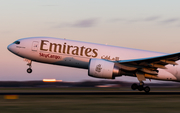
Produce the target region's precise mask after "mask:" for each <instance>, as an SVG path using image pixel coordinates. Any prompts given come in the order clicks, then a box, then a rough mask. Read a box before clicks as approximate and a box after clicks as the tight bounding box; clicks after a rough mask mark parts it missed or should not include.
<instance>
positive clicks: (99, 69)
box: [88, 58, 120, 79]
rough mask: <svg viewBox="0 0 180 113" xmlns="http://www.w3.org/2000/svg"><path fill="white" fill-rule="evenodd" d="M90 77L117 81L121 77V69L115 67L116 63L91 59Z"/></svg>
mask: <svg viewBox="0 0 180 113" xmlns="http://www.w3.org/2000/svg"><path fill="white" fill-rule="evenodd" d="M88 75H89V76H91V77H96V78H106V79H115V77H116V76H120V69H119V67H117V66H115V63H114V62H111V61H107V60H103V59H95V58H93V59H90V61H89V68H88Z"/></svg>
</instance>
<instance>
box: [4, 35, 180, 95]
mask: <svg viewBox="0 0 180 113" xmlns="http://www.w3.org/2000/svg"><path fill="white" fill-rule="evenodd" d="M7 48H8V50H9V51H10V52H12V53H14V54H15V55H17V56H19V57H22V58H24V60H25V61H26V62H28V64H27V65H28V66H29V68H28V69H27V73H32V67H31V66H32V61H35V62H40V63H47V64H53V65H61V66H69V67H75V68H82V69H87V70H88V75H89V76H91V77H95V78H104V79H115V78H116V77H120V76H132V77H137V79H138V81H139V84H136V83H134V84H132V85H131V89H132V90H136V89H137V90H139V91H143V90H144V91H145V92H146V93H149V92H150V87H149V86H145V84H144V81H146V79H150V80H151V79H155V80H163V81H177V82H179V81H180V66H178V64H180V60H179V59H180V52H179V53H173V54H167V53H161V52H153V51H147V50H140V49H132V48H126V47H118V46H112V45H105V44H96V43H90V42H81V41H74V40H68V39H63V38H53V37H28V38H22V39H19V40H16V41H15V42H13V43H12V44H10V45H9V46H8V47H7Z"/></svg>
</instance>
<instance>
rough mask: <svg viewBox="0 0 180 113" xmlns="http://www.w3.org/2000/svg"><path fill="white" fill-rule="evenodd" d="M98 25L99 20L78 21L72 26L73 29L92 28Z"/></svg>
mask: <svg viewBox="0 0 180 113" xmlns="http://www.w3.org/2000/svg"><path fill="white" fill-rule="evenodd" d="M96 23H97V19H87V20H81V21H78V22H76V23H74V25H72V26H73V27H92V26H94V25H96Z"/></svg>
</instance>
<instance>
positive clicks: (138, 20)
mask: <svg viewBox="0 0 180 113" xmlns="http://www.w3.org/2000/svg"><path fill="white" fill-rule="evenodd" d="M159 18H160V16H150V17H146V18H138V19H123V18H115V19H111V20H109V22H120V21H124V22H130V23H135V22H145V21H156V20H158V19H159Z"/></svg>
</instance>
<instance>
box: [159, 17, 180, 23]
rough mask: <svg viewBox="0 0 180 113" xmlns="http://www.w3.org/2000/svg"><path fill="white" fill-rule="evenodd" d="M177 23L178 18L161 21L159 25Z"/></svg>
mask: <svg viewBox="0 0 180 113" xmlns="http://www.w3.org/2000/svg"><path fill="white" fill-rule="evenodd" d="M178 21H180V19H179V18H170V19H166V20H164V21H161V23H163V24H169V23H175V22H178Z"/></svg>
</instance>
